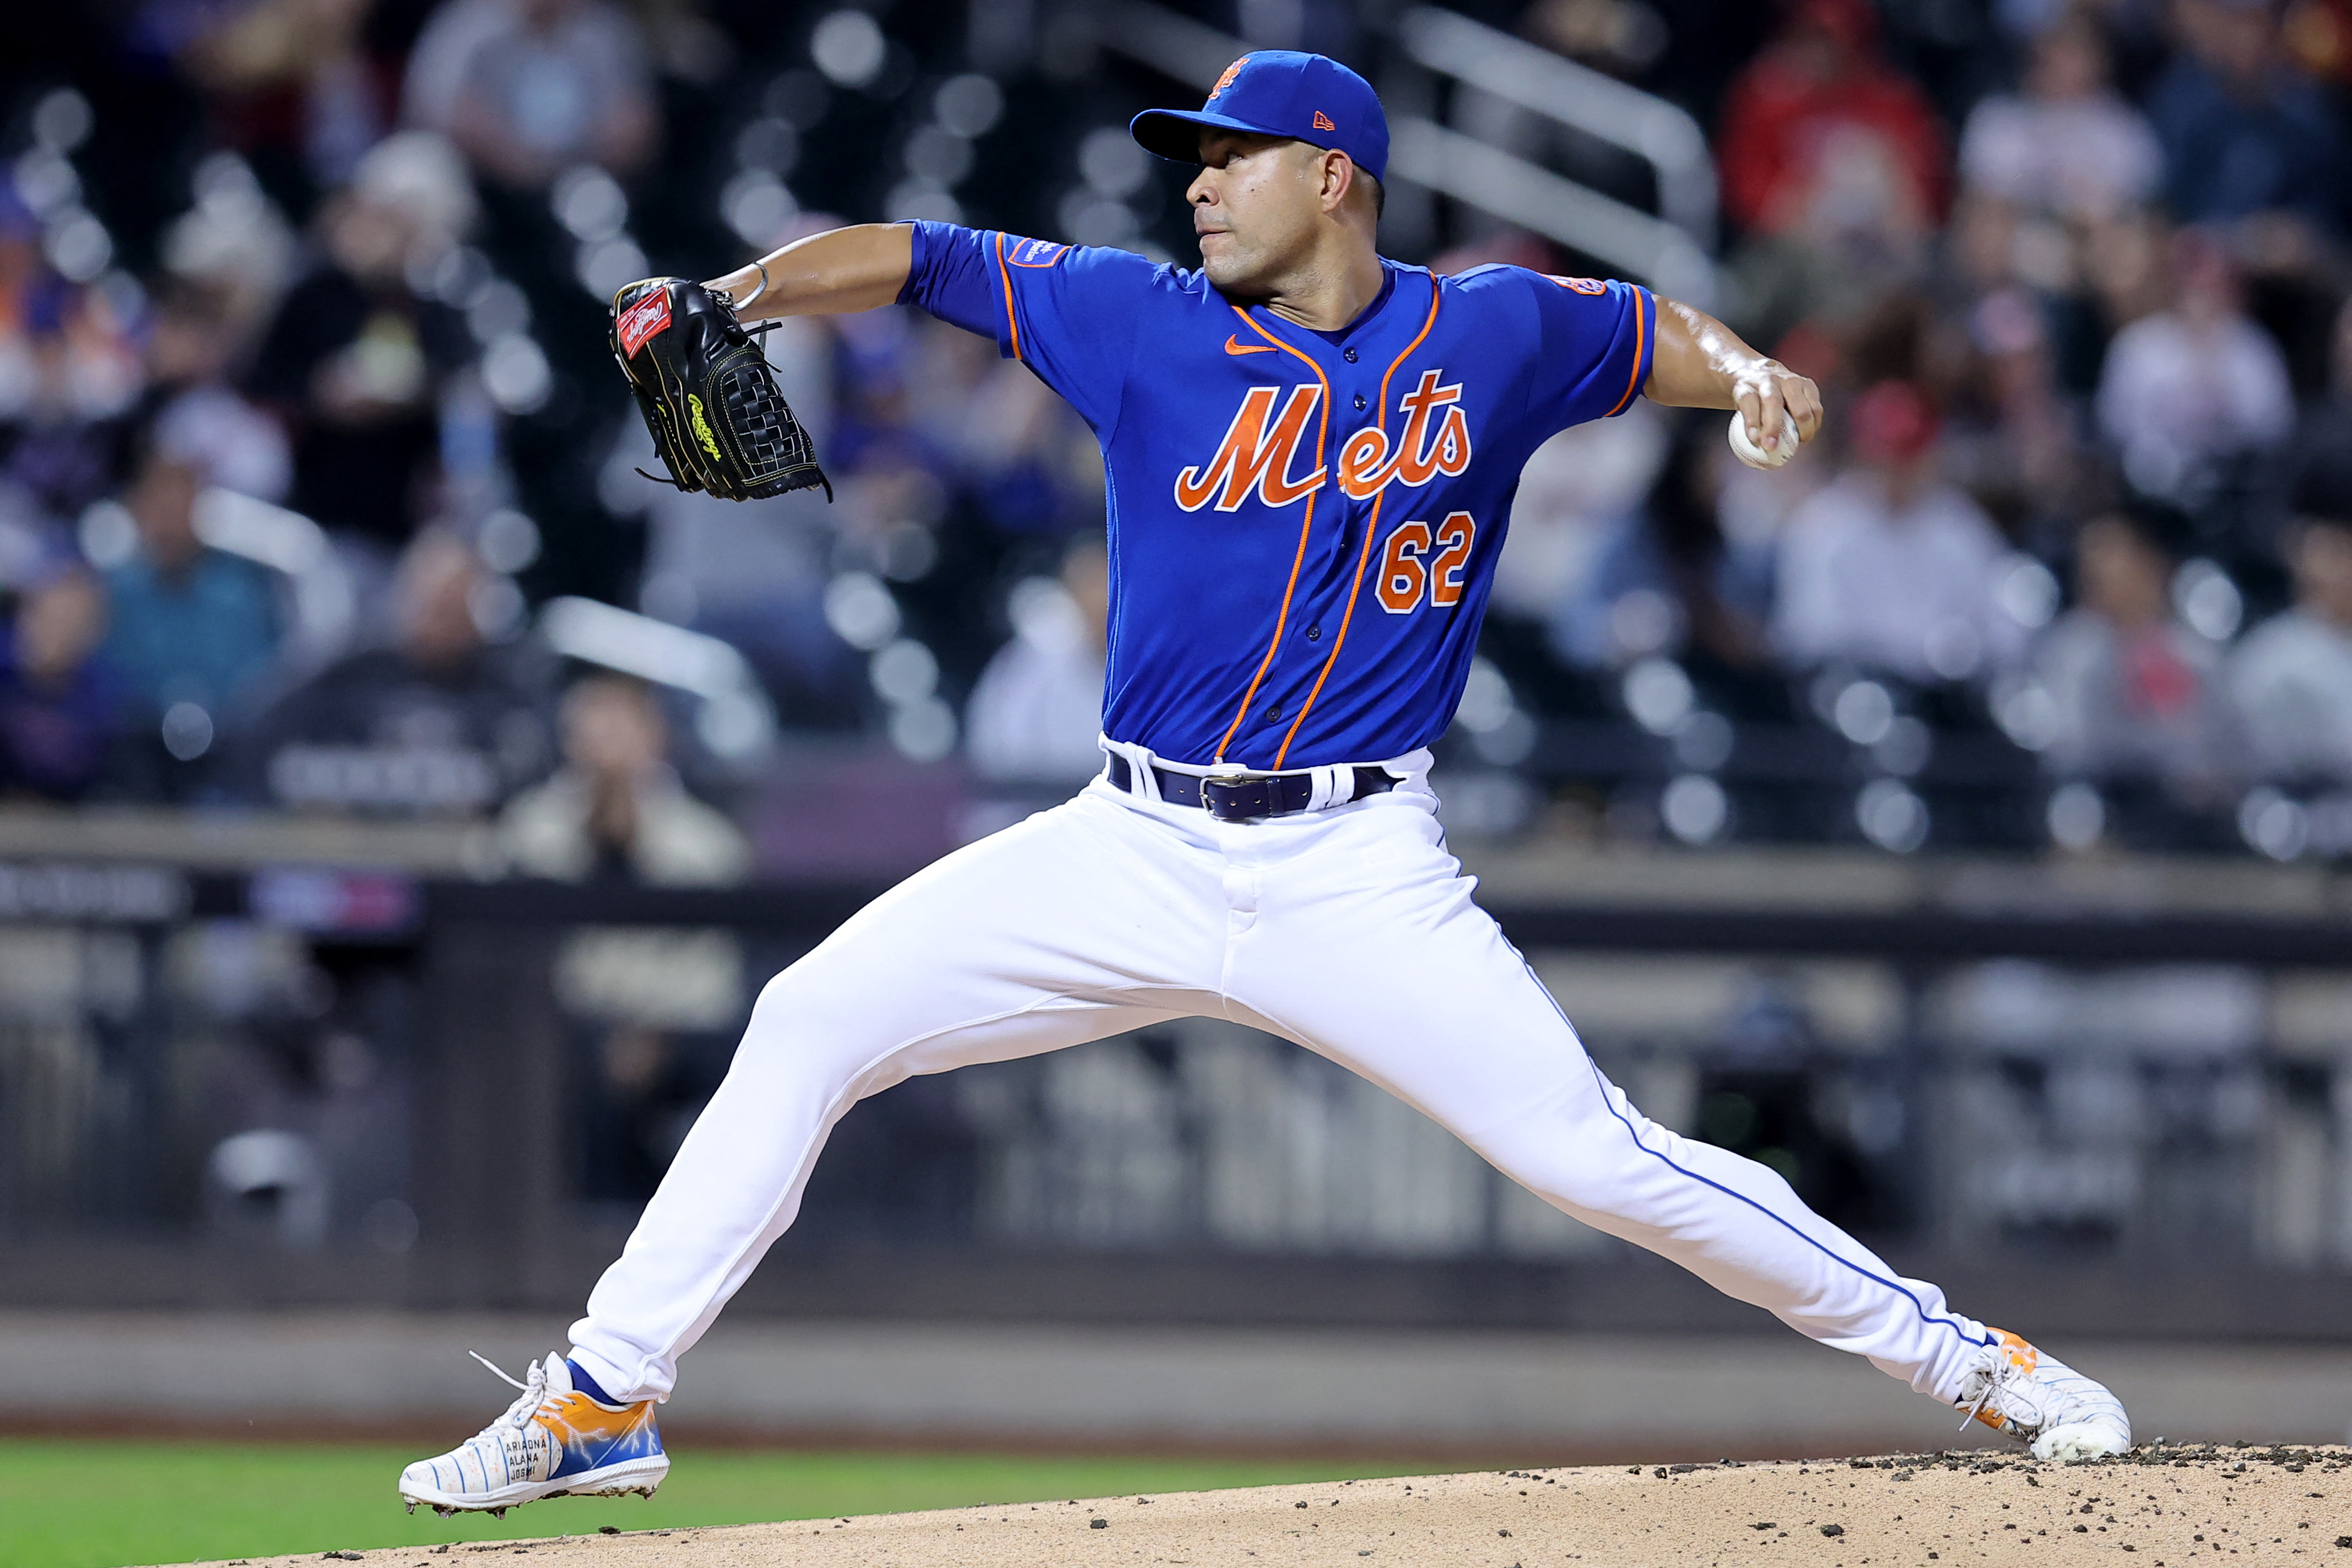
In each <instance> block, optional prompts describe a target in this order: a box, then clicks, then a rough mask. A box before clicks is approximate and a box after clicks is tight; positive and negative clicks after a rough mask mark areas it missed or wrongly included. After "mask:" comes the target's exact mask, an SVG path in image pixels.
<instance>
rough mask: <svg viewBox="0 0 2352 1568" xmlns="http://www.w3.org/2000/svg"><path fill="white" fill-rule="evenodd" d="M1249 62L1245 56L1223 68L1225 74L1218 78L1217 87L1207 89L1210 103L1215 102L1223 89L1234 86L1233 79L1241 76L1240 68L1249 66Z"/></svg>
mask: <svg viewBox="0 0 2352 1568" xmlns="http://www.w3.org/2000/svg"><path fill="white" fill-rule="evenodd" d="M1249 61H1250V58H1249V57H1248V56H1247V55H1244V56H1243V57H1242V58H1239V59H1237V60H1235V61H1234V63H1233V64H1231V65H1229V66H1227V67H1226V68H1225V74H1224V75H1223V76H1221V77H1219V78H1218V79H1217V85H1216V86H1214V87H1213V88H1211V89H1209V98H1210V100H1211V101H1212V102H1213V101H1215V100H1216V96H1217V94H1219V93H1221V92H1223V91H1224V90H1225V89H1227V88H1229V87H1231V86H1233V85H1234V78H1235V77H1237V76H1239V75H1241V74H1242V67H1244V66H1245V65H1247V64H1249Z"/></svg>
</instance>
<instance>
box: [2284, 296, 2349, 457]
mask: <svg viewBox="0 0 2352 1568" xmlns="http://www.w3.org/2000/svg"><path fill="white" fill-rule="evenodd" d="M2294 452H2295V456H2296V458H2297V459H2298V462H2299V465H2300V467H2301V468H2304V469H2308V468H2313V467H2315V466H2316V465H2320V464H2331V465H2332V464H2335V463H2339V462H2352V299H2347V300H2345V301H2344V303H2343V305H2342V306H2341V307H2339V308H2338V309H2337V310H2336V325H2335V331H2333V332H2331V333H2330V334H2329V342H2328V355H2327V389H2326V391H2325V392H2323V393H2322V394H2321V395H2319V396H2317V397H2316V398H2314V399H2313V400H2312V404H2311V406H2310V407H2309V408H2307V409H2305V411H2304V416H2303V419H2302V422H2301V424H2300V425H2299V426H2297V427H2296V430H2295V437H2294Z"/></svg>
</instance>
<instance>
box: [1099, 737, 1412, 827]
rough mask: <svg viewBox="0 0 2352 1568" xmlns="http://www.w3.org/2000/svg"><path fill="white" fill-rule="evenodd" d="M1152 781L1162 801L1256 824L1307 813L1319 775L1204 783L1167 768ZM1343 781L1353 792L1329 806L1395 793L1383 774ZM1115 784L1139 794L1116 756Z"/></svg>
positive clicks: (1370, 772)
mask: <svg viewBox="0 0 2352 1568" xmlns="http://www.w3.org/2000/svg"><path fill="white" fill-rule="evenodd" d="M1151 776H1152V778H1153V779H1155V780H1156V781H1158V783H1159V784H1160V799H1161V800H1163V801H1165V802H1167V803H1168V804H1169V805H1197V806H1204V807H1206V808H1207V810H1208V813H1209V815H1210V816H1213V817H1215V818H1216V819H1217V820H1218V821H1220V822H1252V821H1255V820H1256V819H1257V818H1259V817H1262V816H1297V814H1298V813H1300V812H1302V811H1305V810H1307V802H1309V801H1311V800H1313V799H1314V798H1315V771H1314V770H1313V769H1308V770H1307V771H1306V772H1304V773H1243V774H1240V775H1238V776H1235V777H1233V778H1202V776H1201V775H1200V774H1198V773H1171V772H1170V771H1169V770H1168V769H1166V768H1154V769H1152V770H1151ZM1342 776H1343V777H1351V778H1352V780H1353V787H1352V788H1351V789H1350V791H1349V794H1348V795H1345V796H1343V797H1341V798H1340V799H1338V800H1333V801H1326V802H1325V803H1324V804H1325V805H1327V806H1329V805H1347V804H1348V802H1349V801H1351V800H1361V799H1363V798H1364V797H1365V796H1366V795H1378V794H1380V793H1381V791H1383V790H1391V789H1394V788H1396V780H1395V779H1393V778H1391V777H1390V776H1389V773H1388V771H1387V770H1386V769H1384V768H1349V770H1348V772H1347V773H1346V774H1343V775H1342ZM1109 777H1110V782H1111V783H1112V784H1115V785H1117V786H1118V788H1120V789H1123V790H1125V791H1127V793H1128V794H1129V795H1133V794H1134V793H1135V769H1134V768H1133V767H1132V766H1131V765H1130V764H1129V762H1128V760H1127V759H1126V758H1125V757H1122V756H1120V755H1119V754H1118V752H1112V753H1111V759H1110V774H1109Z"/></svg>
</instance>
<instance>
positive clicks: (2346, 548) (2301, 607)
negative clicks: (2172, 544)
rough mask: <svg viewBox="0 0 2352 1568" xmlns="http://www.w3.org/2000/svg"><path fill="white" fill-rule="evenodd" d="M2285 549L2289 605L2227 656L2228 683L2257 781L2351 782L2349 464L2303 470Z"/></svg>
mask: <svg viewBox="0 0 2352 1568" xmlns="http://www.w3.org/2000/svg"><path fill="white" fill-rule="evenodd" d="M2294 499H2295V503H2296V505H2295V510H2296V512H2297V513H2298V516H2297V518H2296V521H2295V523H2294V530H2293V534H2292V538H2291V541H2290V542H2289V545H2288V549H2287V557H2288V561H2289V563H2290V564H2291V565H2292V567H2293V568H2294V607H2293V608H2291V609H2289V610H2287V611H2285V612H2284V613H2283V614H2280V615H2277V616H2272V617H2271V618H2270V619H2269V620H2267V621H2265V622H2263V624H2262V625H2261V626H2258V627H2256V628H2255V629H2254V630H2253V631H2252V632H2251V633H2249V634H2248V635H2247V636H2246V637H2245V639H2244V640H2243V641H2242V642H2241V643H2240V644H2239V645H2238V648H2237V652H2236V654H2235V655H2234V656H2233V657H2232V658H2231V661H2230V671H2229V677H2230V689H2231V694H2232V696H2233V697H2234V698H2235V699H2236V701H2237V709H2238V718H2239V722H2240V724H2241V725H2242V727H2243V729H2244V731H2245V736H2246V742H2247V747H2248V750H2249V752H2250V753H2251V760H2252V764H2253V766H2254V768H2255V769H2256V770H2257V772H2258V773H2260V775H2261V776H2262V777H2263V778H2267V779H2274V780H2280V781H2294V780H2297V779H2309V778H2313V777H2324V778H2327V779H2330V780H2333V781H2336V782H2343V781H2347V780H2352V463H2347V462H2344V461H2338V462H2337V463H2334V464H2330V465H2328V466H2326V467H2325V468H2315V469H2314V470H2313V471H2312V472H2310V473H2308V474H2306V475H2305V479H2304V481H2303V483H2302V484H2301V485H2300V486H2299V487H2298V493H2297V494H2296V496H2295V498H2294Z"/></svg>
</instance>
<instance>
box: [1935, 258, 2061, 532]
mask: <svg viewBox="0 0 2352 1568" xmlns="http://www.w3.org/2000/svg"><path fill="white" fill-rule="evenodd" d="M1968 331H1969V335H1968V346H1969V350H1970V351H1971V353H1970V357H1969V372H1970V374H1969V376H1968V378H1967V385H1966V387H1965V389H1964V390H1965V398H1964V400H1963V402H1962V405H1961V407H1960V410H1959V412H1958V416H1956V417H1955V418H1954V419H1953V421H1952V428H1951V430H1950V432H1949V434H1948V440H1947V447H1948V453H1949V457H1950V459H1951V461H1950V464H1949V468H1948V471H1949V472H1950V474H1951V476H1952V478H1953V479H1955V481H1957V482H1958V483H1959V484H1961V485H1962V486H1964V487H1965V488H1966V489H1968V491H1969V493H1970V494H1971V495H1973V496H1975V497H1976V498H1977V499H1978V500H1979V501H1981V502H1982V503H1983V504H1984V505H1986V506H1987V507H1990V508H1991V509H1993V510H1994V511H1995V512H1996V513H1997V514H1998V515H2000V516H2001V517H2003V518H2005V519H2006V518H2015V519H2017V520H2018V524H2019V528H2020V530H2021V531H2024V532H2023V536H2024V537H2026V538H2029V539H2032V538H2034V537H2036V532H2035V531H2034V530H2035V525H2036V524H2038V523H2046V522H2049V521H2054V520H2055V519H2057V518H2061V517H2063V518H2065V519H2067V521H2069V522H2071V521H2072V520H2073V517H2074V515H2077V514H2075V513H2074V512H2072V510H2071V503H2072V502H2073V501H2074V495H2075V491H2076V490H2077V489H2079V488H2080V483H2079V481H2080V480H2081V479H2082V478H2083V471H2082V465H2081V464H2080V463H2079V461H2078V458H2079V457H2080V456H2081V447H2080V440H2079V432H2080V431H2081V429H2082V426H2083V419H2082V417H2081V411H2080V409H2079V408H2078V407H2076V406H2075V405H2074V404H2073V402H2072V401H2071V400H2069V399H2066V398H2064V397H2063V396H2062V395H2061V394H2060V392H2059V389H2058V385H2057V373H2056V366H2055V363H2054V361H2053V353H2052V346H2051V342H2050V331H2049V328H2048V324H2047V323H2046V321H2044V320H2043V317H2042V311H2041V310H2040V309H2039V308H2038V307H2037V305H2036V303H2035V301H2034V300H2033V298H2032V296H2031V295H2030V294H2028V293H2026V292H2025V291H2024V290H2023V289H2001V290H2000V291H1999V292H1997V293H1992V294H1989V295H1987V296H1985V298H1983V299H1982V300H1979V301H1977V304H1976V308H1975V309H1974V310H1970V311H1969V321H1968Z"/></svg>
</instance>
